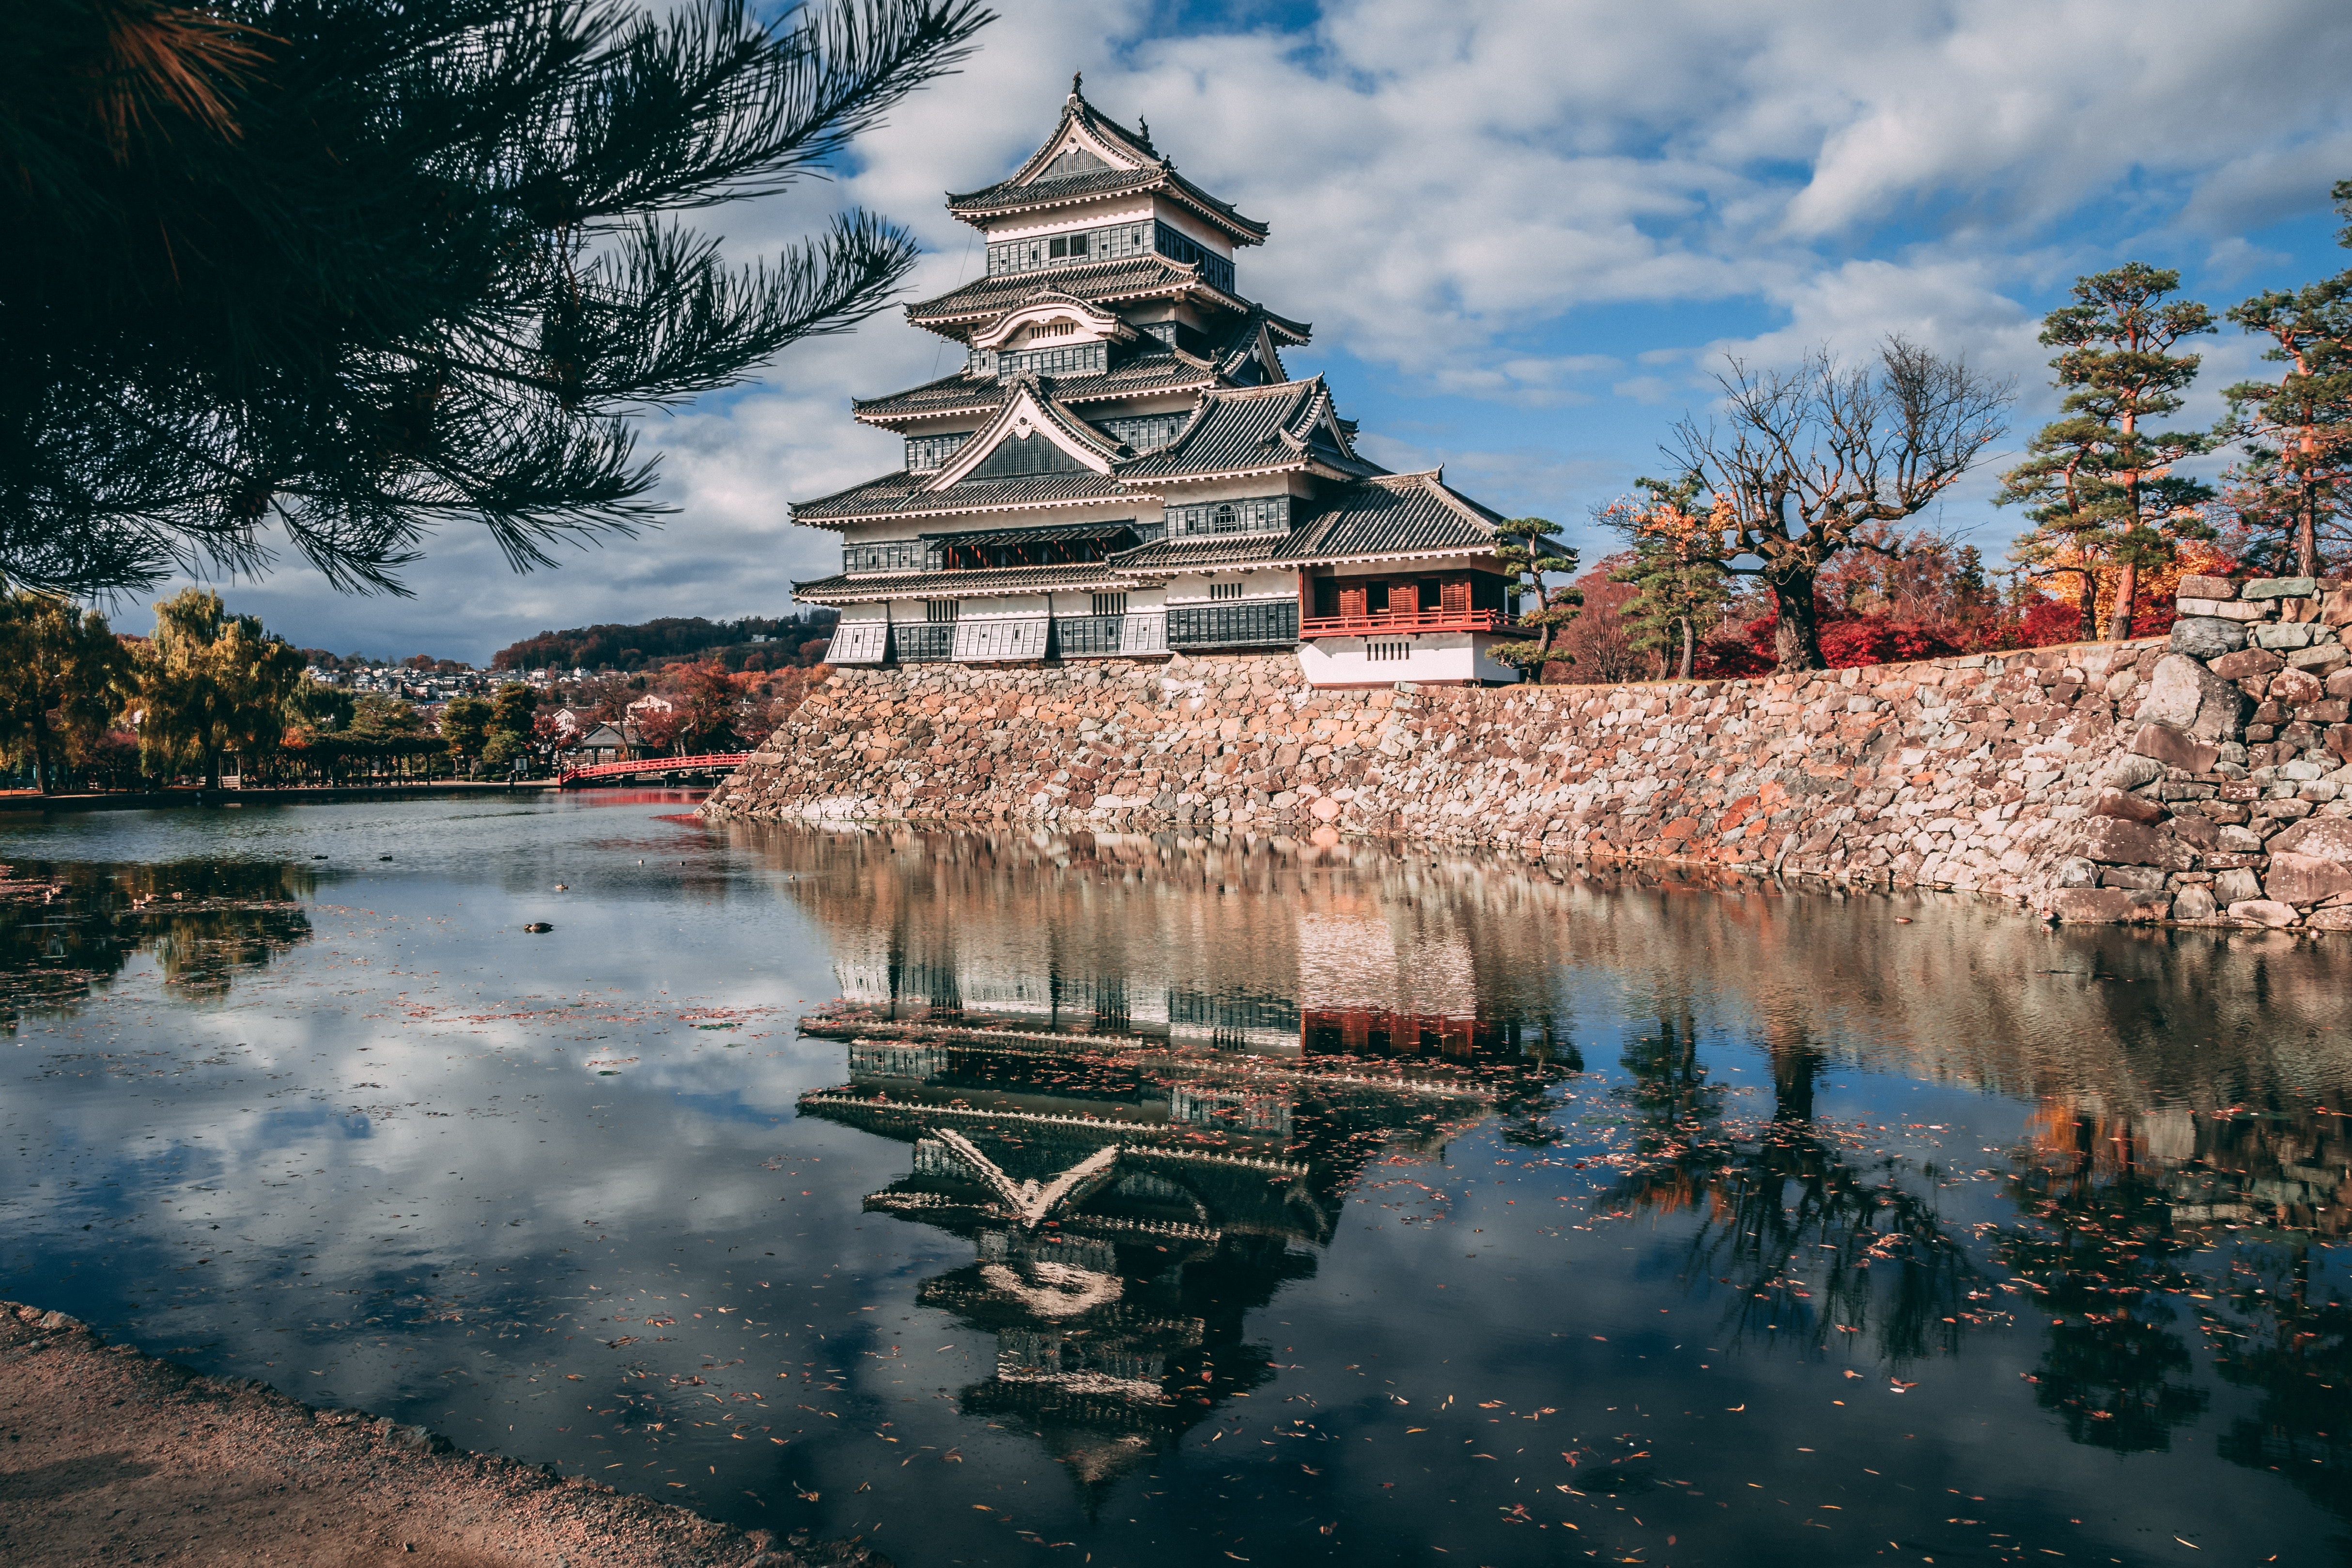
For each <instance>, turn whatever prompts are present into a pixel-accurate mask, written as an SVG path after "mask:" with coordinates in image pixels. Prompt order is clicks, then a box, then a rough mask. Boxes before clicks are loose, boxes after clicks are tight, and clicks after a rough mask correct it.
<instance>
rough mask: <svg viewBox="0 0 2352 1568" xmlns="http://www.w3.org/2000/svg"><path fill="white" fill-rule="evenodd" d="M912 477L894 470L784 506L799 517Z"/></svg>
mask: <svg viewBox="0 0 2352 1568" xmlns="http://www.w3.org/2000/svg"><path fill="white" fill-rule="evenodd" d="M912 477H913V476H912V475H911V474H909V473H908V471H907V470H906V469H904V468H893V469H892V470H890V472H888V473H887V474H877V475H876V476H874V477H873V478H871V479H861V480H859V481H858V482H857V483H856V484H855V485H844V486H842V487H841V488H840V489H838V490H829V491H827V492H826V493H825V494H824V495H822V496H812V497H809V498H808V499H807V500H805V501H787V502H785V503H784V505H785V506H786V507H789V508H790V509H791V510H792V511H793V514H794V515H795V516H797V515H798V514H799V513H801V512H803V511H805V510H813V509H814V508H815V507H822V506H824V504H825V503H826V502H827V501H838V500H839V499H841V498H842V497H844V496H850V495H855V494H856V492H858V491H860V490H871V489H872V488H874V486H877V485H887V484H888V483H889V482H890V481H891V480H893V479H908V478H912Z"/></svg>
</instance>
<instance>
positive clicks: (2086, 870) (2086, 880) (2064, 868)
mask: <svg viewBox="0 0 2352 1568" xmlns="http://www.w3.org/2000/svg"><path fill="white" fill-rule="evenodd" d="M2055 875H2056V878H2057V882H2058V885H2059V886H2060V887H2096V886H2098V885H2099V868H2098V867H2097V866H2096V865H2095V864H2093V863H2092V862H2089V861H2086V860H2084V858H2083V857H2082V856H2081V855H2068V856H2067V857H2066V858H2065V859H2064V860H2062V861H2060V862H2058V869H2057V872H2056V873H2055Z"/></svg>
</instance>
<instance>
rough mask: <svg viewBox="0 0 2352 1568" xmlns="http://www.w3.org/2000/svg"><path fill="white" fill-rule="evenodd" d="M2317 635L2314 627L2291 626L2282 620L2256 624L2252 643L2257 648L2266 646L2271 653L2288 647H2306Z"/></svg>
mask: <svg viewBox="0 0 2352 1568" xmlns="http://www.w3.org/2000/svg"><path fill="white" fill-rule="evenodd" d="M2317 635H2318V632H2317V630H2316V629H2315V628H2314V627H2310V626H2302V625H2292V626H2291V625H2288V624H2286V623H2285V622H2270V623H2268V624H2266V625H2262V626H2257V627H2255V628H2254V631H2253V639H2254V645H2255V646H2256V647H2258V648H2268V649H2270V650H2271V651H2272V652H2273V653H2277V652H2279V651H2281V650H2283V649H2288V648H2308V647H2309V646H2311V640H2312V639H2313V638H2314V637H2315V636H2317Z"/></svg>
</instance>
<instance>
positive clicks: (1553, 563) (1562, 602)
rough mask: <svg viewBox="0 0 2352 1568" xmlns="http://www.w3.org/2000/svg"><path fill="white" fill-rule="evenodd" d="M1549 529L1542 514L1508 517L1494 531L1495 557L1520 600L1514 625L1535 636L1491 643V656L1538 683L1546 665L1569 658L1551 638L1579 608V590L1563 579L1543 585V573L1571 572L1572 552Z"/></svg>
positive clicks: (1581, 602)
mask: <svg viewBox="0 0 2352 1568" xmlns="http://www.w3.org/2000/svg"><path fill="white" fill-rule="evenodd" d="M1552 528H1553V525H1552V524H1551V523H1550V522H1549V520H1548V519H1546V518H1543V517H1513V518H1511V519H1510V520H1509V521H1508V522H1506V523H1500V524H1497V525H1496V530H1495V531H1496V534H1497V535H1498V536H1499V537H1498V538H1497V539H1496V544H1495V559H1496V560H1498V561H1500V562H1501V563H1502V566H1503V569H1504V570H1507V571H1508V572H1509V573H1511V578H1512V590H1511V596H1512V598H1514V599H1516V600H1517V601H1519V617H1518V623H1519V625H1520V626H1521V627H1522V628H1525V629H1527V630H1528V631H1531V632H1534V633H1535V634H1534V636H1532V637H1529V638H1527V639H1524V640H1522V641H1520V642H1517V643H1497V644H1496V646H1495V647H1494V648H1493V649H1492V650H1491V653H1492V656H1493V657H1494V658H1496V659H1497V660H1499V661H1500V662H1501V663H1503V664H1516V665H1517V666H1518V667H1519V668H1520V669H1521V670H1523V671H1526V672H1528V677H1529V678H1530V679H1531V680H1533V681H1535V682H1536V683H1537V684H1538V685H1541V684H1542V683H1543V678H1544V666H1545V665H1546V664H1552V663H1556V662H1563V661H1567V660H1568V655H1567V654H1566V653H1562V652H1561V651H1560V650H1559V648H1558V647H1557V645H1556V643H1555V641H1554V640H1555V639H1556V638H1557V637H1558V636H1559V632H1560V631H1561V629H1562V628H1564V627H1566V626H1567V624H1568V623H1569V622H1571V621H1573V620H1575V619H1576V617H1577V612H1579V611H1580V610H1581V609H1582V608H1583V606H1584V594H1583V592H1582V591H1581V590H1580V589H1577V588H1575V587H1573V586H1571V585H1569V584H1566V583H1559V584H1554V585H1552V586H1549V587H1547V586H1546V585H1545V583H1544V579H1545V578H1546V577H1549V576H1565V575H1567V574H1569V573H1570V572H1573V571H1574V570H1576V562H1577V553H1576V551H1574V550H1572V549H1569V548H1568V547H1567V546H1566V545H1564V544H1562V543H1560V542H1559V539H1557V538H1553V537H1552ZM1529 598H1532V599H1534V601H1535V608H1534V609H1533V610H1529V609H1528V608H1526V604H1527V601H1528V599H1529Z"/></svg>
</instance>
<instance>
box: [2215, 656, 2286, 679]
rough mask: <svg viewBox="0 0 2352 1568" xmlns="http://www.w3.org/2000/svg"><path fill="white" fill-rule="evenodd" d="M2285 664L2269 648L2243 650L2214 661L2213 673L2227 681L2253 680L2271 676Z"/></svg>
mask: <svg viewBox="0 0 2352 1568" xmlns="http://www.w3.org/2000/svg"><path fill="white" fill-rule="evenodd" d="M2285 663H2286V661H2285V660H2284V659H2282V658H2280V657H2279V656H2278V655H2277V654H2276V653H2272V652H2271V651H2270V650H2269V649H2267V648H2242V649H2240V650H2239V651H2238V652H2236V653H2224V654H2222V655H2221V657H2220V658H2218V659H2216V660H2214V661H2213V673H2214V674H2217V675H2219V676H2221V678H2222V679H2223V680H2225V681H2244V680H2252V679H2254V678H2256V677H2258V676H2262V675H2267V674H2270V673H2271V672H2272V671H2273V670H2276V669H2278V668H2280V667H2281V666H2282V665H2284V664H2285Z"/></svg>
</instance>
